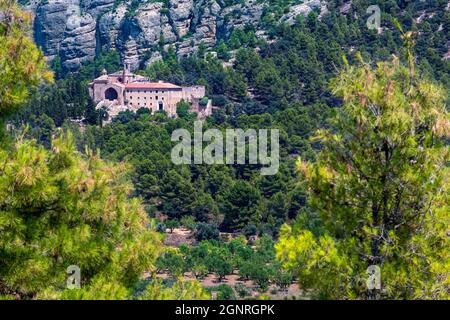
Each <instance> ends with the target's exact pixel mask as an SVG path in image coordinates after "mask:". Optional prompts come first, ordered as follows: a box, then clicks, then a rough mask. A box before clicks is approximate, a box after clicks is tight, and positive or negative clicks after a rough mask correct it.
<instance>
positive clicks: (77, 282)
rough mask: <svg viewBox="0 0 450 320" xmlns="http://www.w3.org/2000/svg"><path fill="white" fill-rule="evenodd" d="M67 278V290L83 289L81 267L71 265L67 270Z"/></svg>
mask: <svg viewBox="0 0 450 320" xmlns="http://www.w3.org/2000/svg"><path fill="white" fill-rule="evenodd" d="M66 273H67V274H68V275H69V276H68V277H67V282H66V283H67V289H80V287H81V270H80V267H79V266H76V265H71V266H68V267H67V269H66Z"/></svg>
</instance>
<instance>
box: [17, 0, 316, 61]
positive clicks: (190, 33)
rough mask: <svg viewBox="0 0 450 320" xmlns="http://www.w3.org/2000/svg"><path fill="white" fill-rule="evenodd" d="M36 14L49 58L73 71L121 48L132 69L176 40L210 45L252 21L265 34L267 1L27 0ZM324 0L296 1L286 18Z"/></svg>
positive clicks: (187, 49)
mask: <svg viewBox="0 0 450 320" xmlns="http://www.w3.org/2000/svg"><path fill="white" fill-rule="evenodd" d="M22 2H24V6H25V8H27V9H28V10H31V11H33V12H34V14H35V20H34V30H35V39H36V42H37V43H38V44H39V45H40V46H41V47H42V49H43V51H44V53H45V55H46V56H48V58H49V60H52V59H54V58H55V57H56V56H59V57H60V59H61V61H62V64H63V66H64V67H66V68H67V69H69V70H74V69H76V68H78V67H79V66H80V64H81V63H83V62H85V61H90V60H92V59H93V58H94V57H95V55H96V53H98V52H99V51H100V50H101V49H111V48H115V49H117V50H118V51H119V52H120V53H121V55H122V57H123V59H124V61H125V62H128V63H130V64H131V66H132V68H133V69H135V68H138V67H142V66H143V65H145V64H147V63H151V62H152V61H155V60H156V59H159V58H160V57H161V55H160V54H159V50H160V49H161V47H164V46H167V45H172V46H173V47H174V48H175V49H176V52H177V54H178V55H179V56H183V55H189V54H191V53H193V52H195V51H196V50H198V47H199V45H200V44H203V45H204V46H205V48H212V47H214V46H215V45H216V43H217V41H218V39H221V38H223V37H227V36H229V34H230V33H231V32H232V30H233V29H234V28H243V27H244V26H245V25H246V24H252V25H253V26H254V27H255V28H256V29H257V30H259V32H257V35H258V36H259V37H264V36H265V34H264V30H262V29H263V28H262V27H261V17H262V15H263V13H264V12H265V9H266V8H267V6H268V4H267V3H265V2H264V1H256V0H240V1H230V0H228V1H225V0H164V2H163V1H159V0H31V1H27V0H24V1H22ZM321 6H322V9H323V1H320V0H309V1H303V4H300V5H298V6H293V7H292V10H291V11H290V12H288V13H287V14H285V15H284V16H283V19H286V20H287V21H291V20H293V18H294V17H295V15H297V14H305V13H308V12H309V11H311V10H312V8H315V7H316V8H319V9H320V8H321Z"/></svg>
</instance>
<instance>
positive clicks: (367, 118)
mask: <svg viewBox="0 0 450 320" xmlns="http://www.w3.org/2000/svg"><path fill="white" fill-rule="evenodd" d="M408 36H411V35H410V34H409V35H408ZM408 50H410V47H409V48H408ZM408 62H409V64H408V65H407V66H403V65H402V64H401V63H400V61H399V59H398V58H396V57H394V58H393V60H392V61H390V62H385V63H378V64H376V67H375V68H371V67H370V66H369V65H367V64H364V63H363V64H362V66H361V67H349V66H348V64H346V69H345V70H344V71H343V72H342V73H341V74H340V75H339V76H338V77H337V78H336V79H335V80H334V82H333V84H332V88H333V92H334V94H336V95H337V96H340V97H342V99H343V101H344V106H343V107H342V108H341V110H340V111H339V112H338V115H337V116H336V118H335V119H334V120H335V121H334V131H328V130H322V131H320V132H319V133H318V135H317V139H319V140H320V141H321V142H322V144H323V150H322V152H321V153H320V154H319V156H318V160H317V162H316V163H314V164H313V163H309V162H305V161H301V160H299V162H298V168H299V170H300V171H301V173H302V175H303V177H304V179H305V180H306V181H307V182H308V187H309V204H310V206H311V207H312V208H313V209H314V210H316V211H317V212H318V213H319V215H320V219H321V222H322V224H323V227H324V230H325V231H324V232H311V231H310V230H307V229H305V228H304V227H303V226H302V225H295V226H294V227H288V226H284V227H283V230H282V236H281V239H280V241H279V242H278V244H277V245H276V249H277V256H278V259H280V260H281V262H282V263H283V265H284V267H286V268H288V269H290V270H293V271H294V272H296V274H297V275H298V276H299V280H300V282H301V285H302V286H303V287H305V288H311V289H313V292H314V293H315V294H317V295H319V296H320V297H322V298H373V297H374V296H379V297H385V298H406V299H408V298H434V299H437V298H441V299H448V298H449V297H450V295H449V274H450V250H449V248H450V237H449V236H448V226H449V225H450V208H449V197H448V195H449V188H450V184H449V178H450V174H449V168H448V160H449V148H448V145H446V144H445V138H446V137H449V135H450V122H449V114H448V112H447V111H446V106H445V104H444V101H445V97H446V95H445V92H444V90H443V89H442V87H440V86H438V85H436V84H434V83H431V82H430V81H426V80H424V79H421V78H420V77H419V76H418V75H417V74H416V72H415V70H414V67H413V59H412V58H411V55H408ZM371 265H377V266H378V267H379V268H380V271H381V283H382V287H381V290H380V291H377V290H375V289H376V288H375V289H374V290H375V291H373V290H368V289H367V286H366V282H365V279H367V275H366V270H367V268H368V267H369V266H371ZM363 280H364V281H363Z"/></svg>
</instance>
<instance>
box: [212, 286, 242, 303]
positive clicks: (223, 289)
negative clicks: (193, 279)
mask: <svg viewBox="0 0 450 320" xmlns="http://www.w3.org/2000/svg"><path fill="white" fill-rule="evenodd" d="M210 290H211V291H212V292H216V293H217V300H236V294H235V293H234V290H233V288H232V287H230V286H229V285H227V284H221V285H218V286H216V287H212V288H211V289H210Z"/></svg>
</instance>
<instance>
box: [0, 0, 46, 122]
mask: <svg viewBox="0 0 450 320" xmlns="http://www.w3.org/2000/svg"><path fill="white" fill-rule="evenodd" d="M0 11H1V12H2V15H1V16H0V66H2V67H1V68H0V121H1V122H3V121H4V119H5V117H6V116H7V115H10V114H11V113H13V112H14V111H15V110H16V109H17V108H18V107H19V106H21V104H22V103H24V101H25V100H26V99H27V97H28V95H29V92H30V89H31V88H33V87H36V86H37V85H39V84H40V82H41V81H42V80H46V81H52V79H53V76H52V74H51V72H49V71H48V69H47V66H46V63H45V58H44V55H43V54H42V52H41V50H39V49H38V48H37V47H36V45H35V43H34V42H33V40H32V39H31V38H30V25H31V18H32V17H31V14H30V13H27V12H23V11H21V10H20V9H19V7H18V5H17V3H16V1H12V0H1V1H0ZM0 125H2V124H0ZM0 129H1V128H0Z"/></svg>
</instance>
